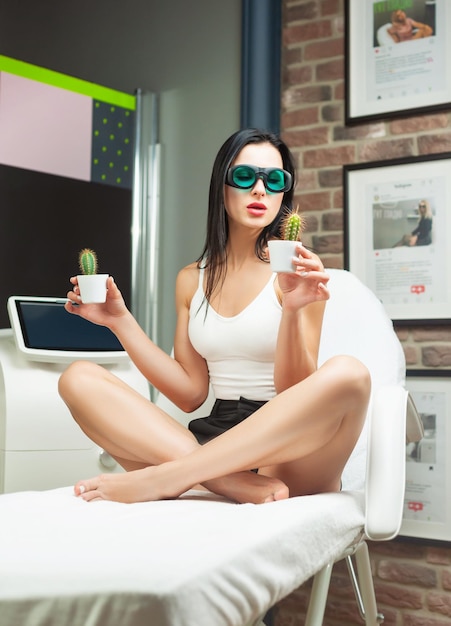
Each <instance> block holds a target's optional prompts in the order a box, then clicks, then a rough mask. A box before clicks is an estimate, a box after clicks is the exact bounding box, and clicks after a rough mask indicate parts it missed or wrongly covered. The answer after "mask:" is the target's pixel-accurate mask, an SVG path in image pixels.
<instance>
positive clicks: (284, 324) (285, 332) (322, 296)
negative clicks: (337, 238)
mask: <svg viewBox="0 0 451 626" xmlns="http://www.w3.org/2000/svg"><path fill="white" fill-rule="evenodd" d="M299 249H300V252H301V258H300V260H299V264H298V269H297V272H296V274H279V276H278V282H279V288H280V298H281V303H282V319H281V322H280V327H279V334H278V338H277V348H276V358H275V363H274V384H275V387H276V391H277V392H278V393H280V392H281V391H283V390H284V389H287V388H288V387H291V386H292V385H294V384H296V383H298V382H300V381H301V380H303V379H304V378H306V377H307V376H309V375H310V374H312V373H313V372H314V371H315V370H316V369H317V359H318V351H319V341H320V337H321V327H322V321H323V316H324V309H325V301H326V300H327V299H328V298H329V292H328V290H327V287H326V284H327V282H328V280H329V277H328V275H327V274H326V273H325V272H324V268H323V265H322V263H321V261H320V260H319V258H318V257H317V256H316V255H314V254H312V253H311V252H309V251H308V250H306V248H303V247H302V246H301V247H300V248H299Z"/></svg>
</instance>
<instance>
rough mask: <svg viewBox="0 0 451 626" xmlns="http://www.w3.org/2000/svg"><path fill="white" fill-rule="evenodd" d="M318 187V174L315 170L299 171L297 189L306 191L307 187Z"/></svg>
mask: <svg viewBox="0 0 451 626" xmlns="http://www.w3.org/2000/svg"><path fill="white" fill-rule="evenodd" d="M317 188H318V180H317V175H316V172H315V171H314V170H300V171H298V175H297V180H296V189H297V191H299V192H302V191H304V190H305V189H310V190H311V189H317Z"/></svg>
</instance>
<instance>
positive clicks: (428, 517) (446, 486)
mask: <svg viewBox="0 0 451 626" xmlns="http://www.w3.org/2000/svg"><path fill="white" fill-rule="evenodd" d="M407 374H408V376H407V380H406V387H407V389H408V390H409V392H410V393H411V395H412V398H413V400H414V402H415V406H416V407H417V410H418V413H419V414H420V417H421V421H422V422H423V429H424V436H423V438H422V439H421V441H419V442H417V443H409V444H407V447H406V490H405V496H404V512H403V522H402V526H401V532H400V534H401V535H404V536H410V537H421V538H426V539H433V540H440V541H451V499H450V498H449V493H450V490H451V455H450V450H451V420H450V411H451V378H449V376H450V375H451V371H443V372H436V371H434V372H431V371H429V370H415V371H413V370H411V371H410V372H409V370H408V371H407ZM428 374H432V376H430V375H428ZM445 374H447V376H445ZM412 375H413V376H412Z"/></svg>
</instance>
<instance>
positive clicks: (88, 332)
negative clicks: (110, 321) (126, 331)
mask: <svg viewBox="0 0 451 626" xmlns="http://www.w3.org/2000/svg"><path fill="white" fill-rule="evenodd" d="M16 306H17V313H18V315H19V320H20V324H21V327H22V332H23V337H24V343H25V345H26V346H27V348H37V349H43V350H72V351H76V352H83V351H89V352H108V351H118V350H123V347H122V345H121V344H120V342H119V340H118V339H117V337H116V336H115V335H114V334H113V333H112V332H111V331H110V330H109V329H108V328H105V327H104V326H97V325H96V324H92V323H91V322H88V321H87V320H85V319H83V318H81V317H78V316H77V315H73V314H71V313H68V312H67V311H66V310H65V308H64V302H31V301H27V300H17V301H16Z"/></svg>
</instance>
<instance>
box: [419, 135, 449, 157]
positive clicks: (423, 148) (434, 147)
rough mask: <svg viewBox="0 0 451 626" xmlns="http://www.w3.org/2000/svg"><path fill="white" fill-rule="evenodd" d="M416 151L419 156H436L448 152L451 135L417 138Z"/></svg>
mask: <svg viewBox="0 0 451 626" xmlns="http://www.w3.org/2000/svg"><path fill="white" fill-rule="evenodd" d="M418 150H419V152H420V154H436V153H439V152H448V151H450V150H451V133H444V134H443V135H425V136H424V137H418Z"/></svg>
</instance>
